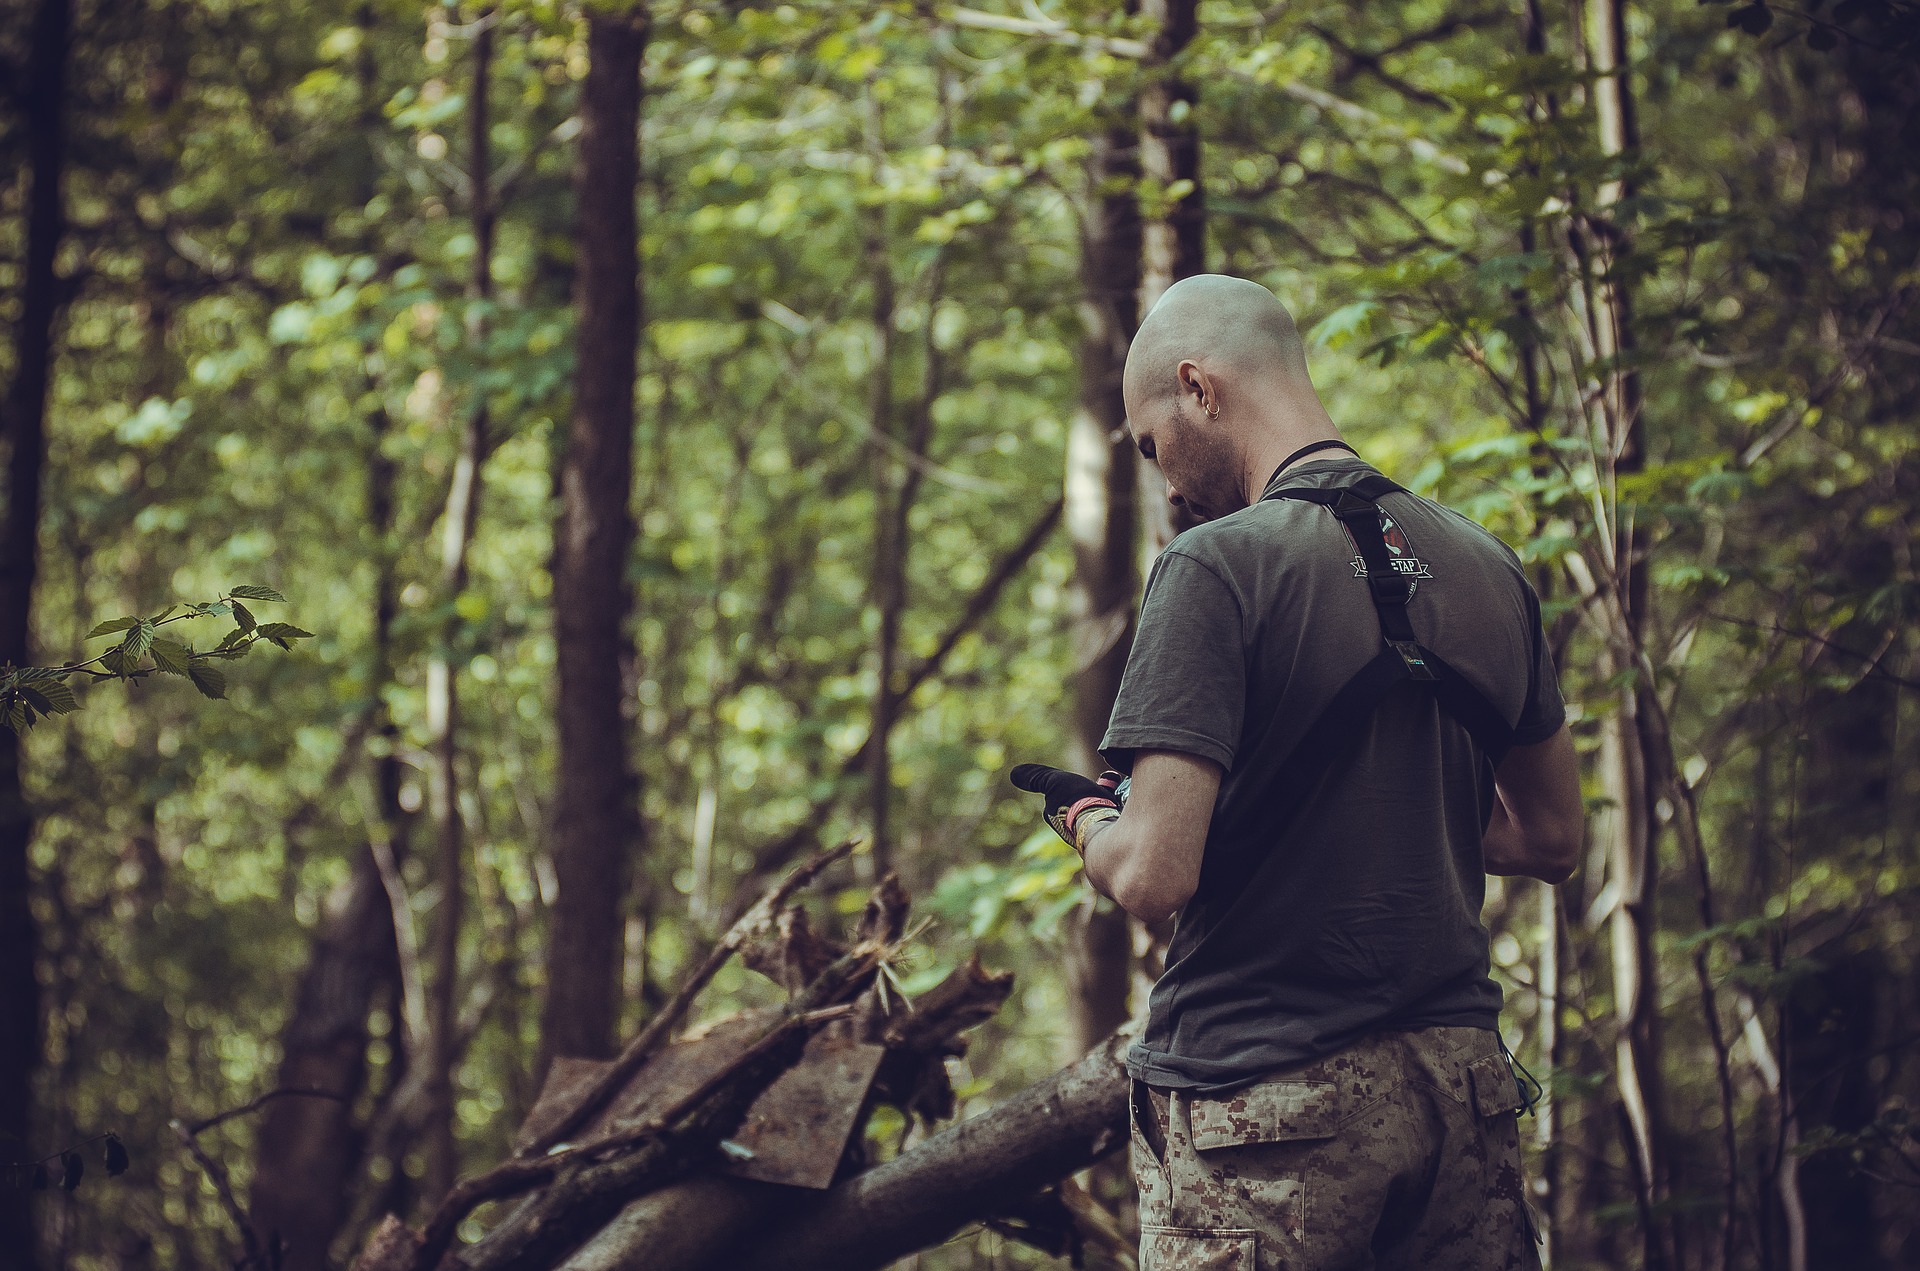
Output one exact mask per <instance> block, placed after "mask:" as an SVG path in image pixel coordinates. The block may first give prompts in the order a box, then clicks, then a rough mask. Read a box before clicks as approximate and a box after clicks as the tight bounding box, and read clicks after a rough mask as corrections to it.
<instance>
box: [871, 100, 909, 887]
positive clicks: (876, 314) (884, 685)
mask: <svg viewBox="0 0 1920 1271" xmlns="http://www.w3.org/2000/svg"><path fill="white" fill-rule="evenodd" d="M873 114H874V117H875V118H874V123H873V125H872V127H873V132H874V140H873V150H874V152H875V162H876V164H879V163H883V162H885V142H884V139H883V138H882V136H881V132H880V121H879V108H878V107H877V106H875V107H874V109H873ZM874 222H875V225H874V229H873V234H872V237H871V239H870V240H869V242H868V244H867V258H868V267H869V271H870V273H871V274H872V280H873V281H872V286H873V311H872V322H873V341H874V358H873V370H872V372H871V374H872V377H873V380H872V384H871V386H870V388H869V393H870V397H869V401H868V408H867V416H868V418H867V425H868V427H869V428H870V429H871V430H872V433H873V436H872V437H871V439H870V440H869V442H868V445H869V446H870V448H871V449H872V452H873V577H872V579H871V581H870V583H869V586H868V591H869V594H870V596H871V604H872V605H873V610H874V616H875V619H876V629H875V635H874V654H873V660H874V682H873V711H872V716H871V722H870V724H869V725H868V728H867V739H868V741H867V748H866V757H867V808H868V815H869V816H870V818H871V819H872V822H873V830H872V836H871V838H870V840H869V843H868V848H867V852H866V854H865V855H864V856H863V857H861V870H862V878H863V879H864V880H866V881H872V880H873V879H878V878H883V877H885V876H886V874H887V871H888V870H889V869H891V868H892V864H893V837H892V834H891V828H892V819H893V817H892V812H893V762H892V760H893V756H892V749H891V746H892V740H893V724H894V718H895V715H896V714H897V713H898V709H899V705H900V703H899V700H898V698H897V697H896V696H895V694H894V691H893V678H894V673H895V670H896V666H895V664H896V663H897V662H898V660H899V646H900V611H901V610H902V609H903V608H904V607H905V605H906V544H905V543H902V542H899V541H897V540H896V539H895V538H894V536H893V524H894V508H895V506H896V504H897V503H898V501H899V498H900V495H899V491H898V489H897V488H896V485H895V481H894V477H893V471H894V464H895V459H894V456H893V454H892V453H891V452H892V448H893V446H894V444H895V439H894V435H893V433H894V422H893V421H894V414H895V410H894V397H893V347H894V331H893V324H894V310H895V307H896V297H895V294H894V280H893V265H892V263H891V262H890V261H889V260H888V255H887V233H886V208H885V206H884V205H883V206H880V207H877V208H875V209H874Z"/></svg>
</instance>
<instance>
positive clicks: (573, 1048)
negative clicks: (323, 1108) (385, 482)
mask: <svg viewBox="0 0 1920 1271" xmlns="http://www.w3.org/2000/svg"><path fill="white" fill-rule="evenodd" d="M646 44H647V12H646V9H645V8H644V7H643V6H634V7H632V8H629V9H627V10H626V11H625V12H624V13H595V14H593V15H592V16H591V17H589V19H588V28H587V51H588V66H587V78H586V84H585V88H584V91H583V97H582V105H581V117H582V121H583V125H584V127H583V130H582V132H581V134H580V153H579V166H578V170H577V174H576V175H577V197H578V200H579V218H580V219H579V226H580V229H579V244H580V264H579V270H578V273H577V274H576V282H575V288H576V290H575V297H576V303H577V306H578V318H577V321H578V326H577V336H576V339H577V341H578V346H577V347H578V350H579V352H578V357H579V363H578V369H577V371H576V372H575V375H576V379H575V387H574V407H573V417H572V420H571V423H570V424H569V427H568V430H567V452H566V457H565V459H564V461H563V464H562V467H561V473H560V490H559V499H560V508H559V519H558V524H557V525H556V526H555V527H554V539H555V543H554V580H553V583H554V615H555V616H554V634H555V640H554V643H555V650H556V654H557V657H558V664H559V737H560V775H559V784H558V789H557V791H556V797H555V801H554V804H555V813H554V849H553V856H554V873H555V875H556V877H557V879H558V882H559V890H558V894H557V896H556V898H555V902H554V911H553V916H552V921H551V923H550V925H549V928H548V937H547V998H546V1005H545V1012H544V1015H543V1016H542V1020H541V1039H542V1040H541V1046H542V1053H543V1055H544V1056H545V1057H546V1059H548V1060H550V1059H551V1058H552V1057H553V1056H555V1055H577V1056H584V1057H591V1058H601V1057H604V1056H608V1055H611V1054H612V1053H613V1050H614V1039H615V1034H616V1032H617V1024H618V1021H619V1006H620V971H621V933H622V912H623V907H624V905H625V901H626V895H627V888H628V878H629V873H630V868H629V857H630V855H631V853H632V851H633V849H634V847H635V845H636V843H637V841H638V839H639V818H638V812H637V798H636V795H637V781H636V779H635V776H634V772H633V768H632V765H631V763H630V761H629V758H628V741H627V731H628V729H627V712H626V710H625V709H624V708H623V702H624V700H625V696H626V695H625V693H624V692H623V691H622V687H621V685H622V669H623V667H624V665H625V663H626V661H627V659H628V656H629V646H630V641H631V637H630V635H629V632H628V619H629V616H630V610H631V608H632V592H631V589H630V588H629V586H628V584H627V580H626V567H627V555H628V552H629V550H630V549H631V547H632V544H633V536H634V529H633V517H632V512H631V510H630V509H629V507H628V501H629V499H630V497H631V494H632V490H633V429H634V406H633V390H634V376H635V373H636V358H637V356H638V349H639V341H640V324H641V310H640V259H639V220H638V215H637V213H636V211H635V204H634V198H635V190H636V187H637V185H638V183H639V177H640V149H639V146H640V67H641V60H642V58H643V57H644V55H645V52H646ZM544 1067H545V1064H544V1063H543V1064H542V1068H543V1069H544Z"/></svg>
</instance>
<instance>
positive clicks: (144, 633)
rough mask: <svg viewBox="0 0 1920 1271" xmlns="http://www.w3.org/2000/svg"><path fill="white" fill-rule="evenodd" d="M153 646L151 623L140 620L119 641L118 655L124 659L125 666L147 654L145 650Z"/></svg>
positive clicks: (129, 668) (130, 666) (129, 666)
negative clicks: (138, 623) (125, 636)
mask: <svg viewBox="0 0 1920 1271" xmlns="http://www.w3.org/2000/svg"><path fill="white" fill-rule="evenodd" d="M152 647H153V624H152V623H151V622H147V621H145V620H142V621H141V623H140V625H138V626H136V627H135V628H134V629H133V630H131V631H129V632H127V638H126V639H124V640H122V641H121V642H120V656H121V657H123V658H124V659H125V660H126V668H127V669H128V670H132V669H133V665H134V664H135V663H137V662H138V661H139V660H140V659H141V658H144V657H145V656H147V650H148V649H150V648H152Z"/></svg>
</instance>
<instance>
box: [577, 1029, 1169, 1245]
mask: <svg viewBox="0 0 1920 1271" xmlns="http://www.w3.org/2000/svg"><path fill="white" fill-rule="evenodd" d="M1132 1040H1133V1038H1132V1034H1131V1032H1130V1030H1122V1031H1121V1032H1119V1033H1116V1034H1115V1035H1114V1036H1113V1037H1111V1038H1109V1039H1108V1040H1107V1041H1106V1042H1105V1043H1103V1044H1102V1045H1100V1046H1099V1047H1097V1048H1096V1049H1095V1050H1094V1051H1093V1052H1092V1053H1091V1054H1089V1055H1088V1056H1087V1057H1086V1058H1085V1059H1082V1060H1081V1061H1080V1062H1079V1063H1077V1064H1074V1065H1072V1066H1071V1067H1069V1068H1066V1069H1063V1070H1062V1071H1060V1072H1057V1073H1055V1074H1054V1075H1053V1076H1051V1077H1049V1078H1047V1079H1046V1080H1044V1081H1042V1082H1040V1083H1038V1084H1037V1085H1034V1086H1030V1087H1028V1088H1027V1089H1026V1090H1024V1091H1022V1092H1020V1093H1019V1094H1016V1095H1014V1096H1013V1097H1012V1098H1010V1099H1008V1100H1007V1101H1006V1102H1004V1103H1002V1104H1000V1105H999V1106H998V1107H996V1108H994V1109H992V1110H991V1111H989V1112H984V1113H982V1114H980V1115H979V1116H977V1117H973V1118H971V1119H970V1120H966V1121H962V1122H960V1123H959V1124H957V1125H953V1126H949V1127H948V1128H947V1129H945V1130H943V1131H941V1132H940V1133H939V1134H936V1135H934V1136H933V1137H932V1138H929V1139H928V1140H926V1141H925V1142H924V1143H921V1144H920V1145H919V1146H918V1147H915V1148H914V1149H913V1150H911V1151H909V1152H906V1153H904V1154H902V1155H901V1156H898V1157H896V1158H894V1159H893V1160H891V1161H888V1162H887V1163H885V1164H883V1165H879V1166H876V1167H875V1168H873V1169H871V1170H868V1171H866V1172H865V1173H862V1174H858V1175H855V1176H854V1177H853V1178H850V1179H847V1180H846V1181H844V1182H842V1183H840V1184H838V1185H837V1186H835V1187H834V1188H832V1189H831V1190H829V1191H828V1192H826V1193H825V1194H824V1195H823V1194H821V1193H817V1192H800V1191H797V1190H796V1189H793V1188H777V1187H770V1186H767V1185H765V1184H762V1183H753V1182H748V1181H746V1180H742V1179H737V1178H721V1177H716V1176H712V1175H703V1176H699V1177H695V1178H691V1179H689V1180H687V1181H686V1182H684V1183H681V1184H679V1185H678V1186H675V1187H671V1188H667V1189H664V1190H662V1191H658V1192H655V1193H653V1194H652V1195H650V1196H648V1197H646V1198H645V1199H643V1200H641V1201H639V1202H637V1203H636V1204H635V1205H633V1206H631V1207H630V1208H628V1209H627V1210H626V1211H625V1212H624V1213H622V1214H621V1215H620V1216H619V1217H618V1218H616V1219H615V1220H613V1221H612V1222H611V1223H609V1224H608V1225H607V1226H606V1227H605V1228H604V1229H602V1230H601V1232H600V1233H599V1235H597V1236H595V1237H594V1238H593V1239H592V1240H591V1241H589V1242H588V1243H587V1244H586V1245H585V1246H584V1247H582V1248H581V1249H580V1250H579V1251H578V1252H576V1253H575V1254H574V1255H573V1256H572V1257H571V1258H569V1259H568V1260H567V1261H566V1262H564V1263H563V1264H561V1266H562V1271H633V1269H634V1268H639V1267H645V1268H647V1271H707V1269H708V1268H712V1267H727V1268H729V1271H773V1269H775V1268H778V1269H779V1271H863V1269H865V1268H877V1267H882V1266H885V1265H886V1264H887V1263H889V1262H891V1261H893V1260H895V1259H897V1258H900V1257H902V1256H903V1255H905V1254H908V1253H911V1252H913V1251H914V1250H916V1249H924V1248H927V1247H929V1246H931V1245H936V1244H939V1243H940V1242H941V1241H943V1240H945V1239H947V1238H948V1237H949V1236H951V1235H952V1234H953V1233H954V1232H955V1231H957V1230H959V1229H960V1228H962V1227H965V1226H966V1225H968V1224H969V1223H975V1222H982V1221H985V1220H987V1219H989V1218H992V1217H994V1216H995V1215H997V1214H1000V1213H1003V1212H1006V1211H1008V1210H1010V1209H1012V1208H1015V1207H1017V1206H1019V1205H1021V1204H1022V1203H1024V1202H1026V1201H1029V1200H1031V1199H1032V1197H1033V1196H1034V1194H1035V1193H1037V1192H1039V1191H1040V1190H1041V1189H1043V1188H1045V1187H1046V1186H1047V1185H1049V1184H1051V1183H1054V1182H1056V1181H1058V1180H1059V1179H1061V1178H1064V1177H1066V1176H1067V1175H1069V1174H1072V1173H1074V1172H1075V1171H1077V1170H1080V1169H1084V1168H1086V1167H1087V1166H1088V1165H1091V1164H1093V1163H1094V1162H1095V1161H1097V1160H1099V1159H1101V1158H1102V1157H1104V1156H1106V1155H1108V1154H1109V1153H1111V1152H1112V1151H1114V1150H1115V1149H1116V1148H1118V1147H1120V1146H1122V1145H1123V1144H1124V1143H1125V1142H1126V1135H1127V1074H1126V1070H1125V1069H1124V1068H1123V1067H1122V1066H1121V1062H1120V1061H1121V1057H1122V1056H1123V1055H1124V1054H1125V1053H1126V1048H1127V1046H1128V1045H1129V1044H1131V1042H1132Z"/></svg>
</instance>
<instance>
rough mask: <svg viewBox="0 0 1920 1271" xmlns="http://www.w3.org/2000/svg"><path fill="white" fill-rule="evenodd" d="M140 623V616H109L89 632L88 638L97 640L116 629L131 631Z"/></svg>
mask: <svg viewBox="0 0 1920 1271" xmlns="http://www.w3.org/2000/svg"><path fill="white" fill-rule="evenodd" d="M139 625H140V619H138V618H109V619H108V620H107V621H105V622H103V623H101V624H100V625H99V626H97V627H95V628H94V629H93V630H91V631H89V632H87V639H89V640H96V639H98V638H100V637H101V636H103V635H112V634H113V633H114V632H116V631H131V630H133V628H135V627H137V626H139Z"/></svg>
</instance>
